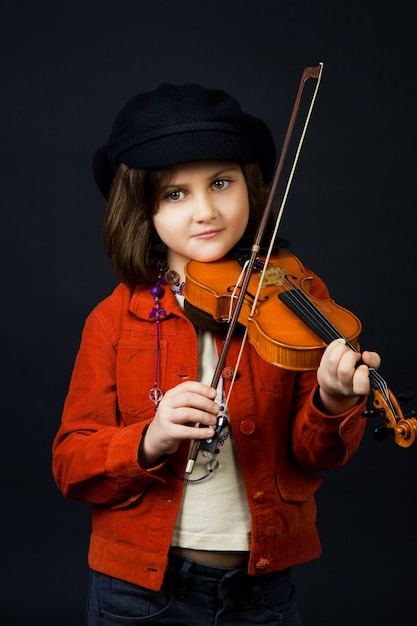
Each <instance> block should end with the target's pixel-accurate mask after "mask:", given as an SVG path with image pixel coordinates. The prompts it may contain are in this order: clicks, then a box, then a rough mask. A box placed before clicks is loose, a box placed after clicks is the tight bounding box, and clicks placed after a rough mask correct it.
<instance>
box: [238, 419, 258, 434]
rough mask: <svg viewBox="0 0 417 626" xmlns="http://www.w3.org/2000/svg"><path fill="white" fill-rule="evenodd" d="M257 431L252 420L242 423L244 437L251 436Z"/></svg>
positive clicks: (241, 430) (241, 428)
mask: <svg viewBox="0 0 417 626" xmlns="http://www.w3.org/2000/svg"><path fill="white" fill-rule="evenodd" d="M254 430H255V424H254V423H253V422H252V420H243V421H241V422H240V432H241V433H243V434H244V435H251V434H252V433H253V432H254Z"/></svg>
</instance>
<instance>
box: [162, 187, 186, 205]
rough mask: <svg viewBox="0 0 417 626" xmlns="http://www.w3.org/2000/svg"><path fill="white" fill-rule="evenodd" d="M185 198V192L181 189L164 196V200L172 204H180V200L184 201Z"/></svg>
mask: <svg viewBox="0 0 417 626" xmlns="http://www.w3.org/2000/svg"><path fill="white" fill-rule="evenodd" d="M184 197H185V194H184V192H183V191H181V190H180V189H174V190H173V191H170V192H169V193H167V194H166V195H165V196H164V199H165V200H171V202H178V201H179V200H183V198H184Z"/></svg>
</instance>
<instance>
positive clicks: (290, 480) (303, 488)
mask: <svg viewBox="0 0 417 626" xmlns="http://www.w3.org/2000/svg"><path fill="white" fill-rule="evenodd" d="M322 482H323V479H322V478H321V476H319V475H318V474H315V473H314V472H307V471H304V470H301V469H299V470H298V469H296V468H293V469H291V470H289V471H287V472H286V475H285V476H283V475H281V474H280V473H277V474H276V484H277V489H278V492H279V494H280V496H281V499H282V500H283V501H284V502H307V501H308V500H310V499H311V498H312V497H313V495H314V494H315V492H316V491H317V489H318V488H319V487H320V485H321V484H322Z"/></svg>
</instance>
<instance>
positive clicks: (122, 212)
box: [53, 84, 380, 626]
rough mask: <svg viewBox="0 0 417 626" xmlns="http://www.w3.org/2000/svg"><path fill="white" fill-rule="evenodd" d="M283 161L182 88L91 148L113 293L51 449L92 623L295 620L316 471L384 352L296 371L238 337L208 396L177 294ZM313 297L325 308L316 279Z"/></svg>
mask: <svg viewBox="0 0 417 626" xmlns="http://www.w3.org/2000/svg"><path fill="white" fill-rule="evenodd" d="M275 157H276V154H275V147H274V142H273V139H272V136H271V133H270V131H269V129H268V128H267V126H266V125H265V124H264V123H263V122H262V121H260V120H258V119H256V118H254V117H252V116H250V115H248V114H246V113H244V112H243V111H242V110H241V108H240V106H239V104H238V103H237V102H236V100H234V99H233V98H232V97H231V96H230V95H228V94H227V93H225V92H222V91H218V90H213V89H205V88H203V87H200V86H197V85H192V84H187V85H182V86H174V85H167V84H164V85H161V86H160V87H159V88H157V89H155V90H154V91H151V92H148V93H144V94H141V95H139V96H137V97H135V98H133V99H132V100H130V101H129V102H128V103H127V104H126V105H125V107H124V108H123V109H122V110H121V112H120V113H119V115H118V116H117V118H116V120H115V123H114V125H113V129H112V132H111V134H110V138H109V141H108V142H107V144H106V145H105V146H104V147H103V148H101V149H99V150H98V151H97V153H96V155H95V158H94V171H95V178H96V181H97V184H98V186H99V188H100V189H101V191H102V192H103V194H104V195H105V196H106V198H107V213H106V218H105V244H106V250H107V253H108V256H109V258H110V259H111V261H112V263H113V264H114V267H115V269H116V271H117V272H118V275H119V276H120V278H121V284H120V285H119V286H118V287H117V288H116V289H115V291H114V292H113V294H112V295H110V297H108V298H107V299H106V300H104V301H103V302H101V303H100V304H99V305H98V306H97V307H96V308H95V310H94V311H93V312H92V313H91V314H90V315H89V317H88V319H87V321H86V324H85V328H84V331H83V336H82V341H81V346H80V350H79V353H78V356H77V360H76V363H75V367H74V371H73V375H72V379H71V384H70V388H69V392H68V396H67V399H66V402H65V407H64V411H63V416H62V424H61V426H60V429H59V431H58V433H57V435H56V438H55V441H54V444H53V473H54V477H55V480H56V482H57V484H58V486H59V488H60V489H61V490H62V492H63V493H64V495H65V496H67V497H68V498H72V499H75V500H79V501H83V502H86V503H90V504H92V505H93V512H92V521H93V526H92V534H91V541H90V548H89V566H90V590H89V599H88V610H87V623H88V626H96V625H97V626H98V625H101V626H110V625H115V624H119V625H120V624H130V625H132V624H166V625H169V626H174V625H180V624H181V625H185V624H187V625H188V626H190V625H197V624H198V625H199V626H205V625H207V626H208V625H214V624H222V625H223V626H232V625H236V624H281V625H282V624H288V625H292V626H294V625H300V624H301V621H300V616H299V613H298V609H297V604H296V597H295V590H294V588H293V585H292V584H291V568H292V567H293V566H294V565H296V564H298V563H303V562H306V561H308V560H310V559H314V558H317V557H318V556H319V555H320V542H319V538H318V534H317V530H316V525H315V519H316V506H315V500H314V493H315V491H316V490H317V488H318V487H319V485H320V482H321V479H320V478H319V476H318V474H317V472H318V471H321V470H328V469H331V468H334V467H339V466H341V465H343V464H344V463H345V462H346V461H347V460H348V459H349V458H350V457H351V456H352V454H353V453H354V452H355V451H356V449H357V447H358V445H359V443H360V440H361V437H362V434H363V431H364V426H365V421H364V420H363V419H362V418H361V413H362V411H363V409H364V407H365V402H366V395H367V394H368V393H369V391H370V386H369V370H368V367H377V366H378V365H379V362H380V359H379V356H378V355H377V354H376V353H370V352H364V353H363V354H362V355H359V354H357V353H355V352H353V351H352V350H350V349H349V348H348V347H347V346H346V345H345V343H344V342H343V341H341V340H337V341H335V342H333V343H331V344H330V345H329V346H328V348H327V349H326V351H325V352H324V355H323V357H322V359H321V363H320V366H319V368H318V370H317V372H304V373H297V372H293V371H287V370H284V369H282V368H279V367H276V366H274V365H271V364H269V363H267V362H265V361H264V360H262V359H261V358H260V357H259V356H258V354H257V353H256V351H255V350H254V348H253V347H252V346H251V345H250V344H249V343H248V342H246V344H245V347H244V351H243V356H242V358H241V359H240V361H239V365H238V367H237V368H236V363H237V356H238V351H239V348H240V345H241V337H239V336H236V337H234V338H233V339H232V343H231V346H230V348H229V351H228V353H227V358H226V367H225V368H224V370H223V375H222V377H221V381H220V383H219V386H218V389H213V388H212V387H211V381H212V378H213V372H214V369H215V366H216V362H217V359H218V354H219V352H220V350H221V347H222V339H223V337H224V334H223V333H222V331H221V330H219V331H216V329H214V331H213V330H207V329H204V328H200V327H199V325H197V326H195V324H193V322H192V321H190V319H189V318H188V317H187V315H186V314H185V312H184V296H183V295H182V289H183V286H184V282H185V278H186V277H185V270H184V266H185V264H186V262H187V261H188V260H189V259H194V260H197V261H202V262H204V263H210V262H212V261H217V260H219V259H222V258H223V257H225V256H226V255H229V254H230V253H231V252H232V251H233V250H234V249H235V248H236V246H238V245H239V243H240V242H241V241H242V240H243V239H244V238H245V236H247V235H253V233H254V232H255V228H256V226H257V224H258V222H259V219H260V215H261V212H262V210H263V207H264V205H265V199H266V193H267V188H266V185H267V183H269V182H270V180H271V177H272V174H273V169H274V164H275ZM311 293H312V295H314V296H316V297H318V298H327V297H328V292H327V289H326V287H325V286H324V284H323V283H322V281H321V280H320V279H319V278H318V277H317V276H315V275H313V280H312V285H311ZM360 359H361V361H362V363H361V364H358V361H359V360H360ZM235 368H236V372H234V369H235ZM234 374H236V376H234ZM231 379H233V380H234V383H233V384H234V386H233V393H231V394H230V399H229V401H228V404H227V406H225V397H226V396H227V393H228V391H229V389H230V384H231ZM219 414H220V415H221V417H222V420H221V422H222V428H221V430H220V426H219V427H218V428H217V429H216V431H215V427H216V425H217V424H219V423H220V422H219V420H218V417H219ZM196 425H200V426H203V427H204V428H196ZM219 430H220V432H218V431H219ZM215 433H217V434H218V440H217V446H216V450H215V451H214V452H213V451H205V450H204V445H202V448H203V449H202V450H200V451H199V453H198V455H197V458H196V461H195V465H194V468H193V469H192V471H191V472H190V471H188V473H187V472H186V471H185V469H186V466H187V459H188V456H189V448H190V442H192V441H200V440H201V441H203V440H204V441H207V440H209V439H210V438H212V437H214V436H215Z"/></svg>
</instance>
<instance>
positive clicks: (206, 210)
mask: <svg viewBox="0 0 417 626" xmlns="http://www.w3.org/2000/svg"><path fill="white" fill-rule="evenodd" d="M217 215H218V210H217V206H216V201H215V198H214V197H213V195H211V194H209V193H201V194H198V195H197V196H196V198H195V205H194V221H196V222H211V221H212V220H213V219H215V218H216V217H217Z"/></svg>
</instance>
